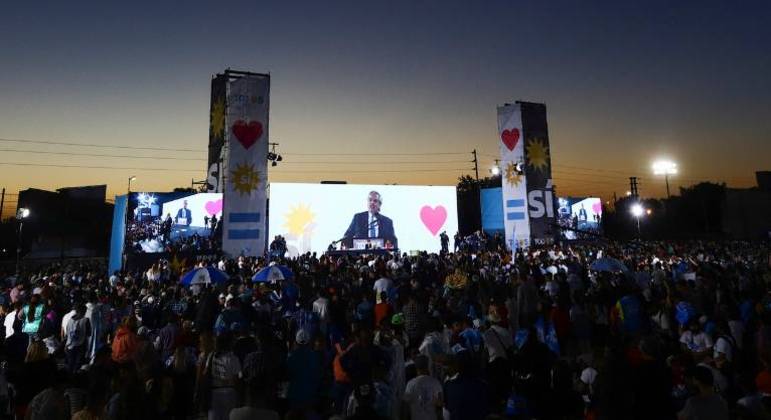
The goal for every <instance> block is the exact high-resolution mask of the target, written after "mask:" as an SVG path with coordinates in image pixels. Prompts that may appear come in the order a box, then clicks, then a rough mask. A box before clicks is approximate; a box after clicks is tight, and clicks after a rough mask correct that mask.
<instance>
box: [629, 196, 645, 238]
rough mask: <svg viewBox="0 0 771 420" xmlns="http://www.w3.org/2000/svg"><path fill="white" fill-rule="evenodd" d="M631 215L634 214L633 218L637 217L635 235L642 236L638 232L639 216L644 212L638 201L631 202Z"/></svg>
mask: <svg viewBox="0 0 771 420" xmlns="http://www.w3.org/2000/svg"><path fill="white" fill-rule="evenodd" d="M631 212H632V216H634V218H635V219H637V236H638V237H640V236H642V235H641V234H640V216H642V215H643V213H645V209H643V206H642V205H641V204H640V203H635V204H632V208H631Z"/></svg>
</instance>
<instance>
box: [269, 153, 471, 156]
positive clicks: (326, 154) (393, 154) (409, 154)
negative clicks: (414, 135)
mask: <svg viewBox="0 0 771 420" xmlns="http://www.w3.org/2000/svg"><path fill="white" fill-rule="evenodd" d="M468 154H469V152H425V153H378V152H369V153H291V152H288V153H281V155H283V156H373V155H377V156H447V155H468Z"/></svg>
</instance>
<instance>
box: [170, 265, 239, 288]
mask: <svg viewBox="0 0 771 420" xmlns="http://www.w3.org/2000/svg"><path fill="white" fill-rule="evenodd" d="M227 279H228V275H227V274H225V273H223V272H222V271H220V270H217V269H216V268H214V267H203V268H195V269H193V270H190V271H188V272H187V273H186V274H185V275H183V276H182V278H181V279H180V281H181V282H182V284H183V285H185V286H191V285H193V284H211V283H223V282H225V281H226V280H227Z"/></svg>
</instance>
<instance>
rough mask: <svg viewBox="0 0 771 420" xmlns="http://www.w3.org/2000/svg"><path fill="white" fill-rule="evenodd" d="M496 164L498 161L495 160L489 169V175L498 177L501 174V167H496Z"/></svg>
mask: <svg viewBox="0 0 771 420" xmlns="http://www.w3.org/2000/svg"><path fill="white" fill-rule="evenodd" d="M498 162H499V161H498V159H495V165H493V167H492V168H490V173H491V174H493V176H498V175H500V174H501V167H500V166H498Z"/></svg>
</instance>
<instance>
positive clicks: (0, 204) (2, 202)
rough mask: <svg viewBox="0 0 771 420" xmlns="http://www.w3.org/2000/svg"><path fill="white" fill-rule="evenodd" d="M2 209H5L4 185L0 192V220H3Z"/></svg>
mask: <svg viewBox="0 0 771 420" xmlns="http://www.w3.org/2000/svg"><path fill="white" fill-rule="evenodd" d="M3 209H5V187H3V192H2V194H0V222H2V221H3Z"/></svg>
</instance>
